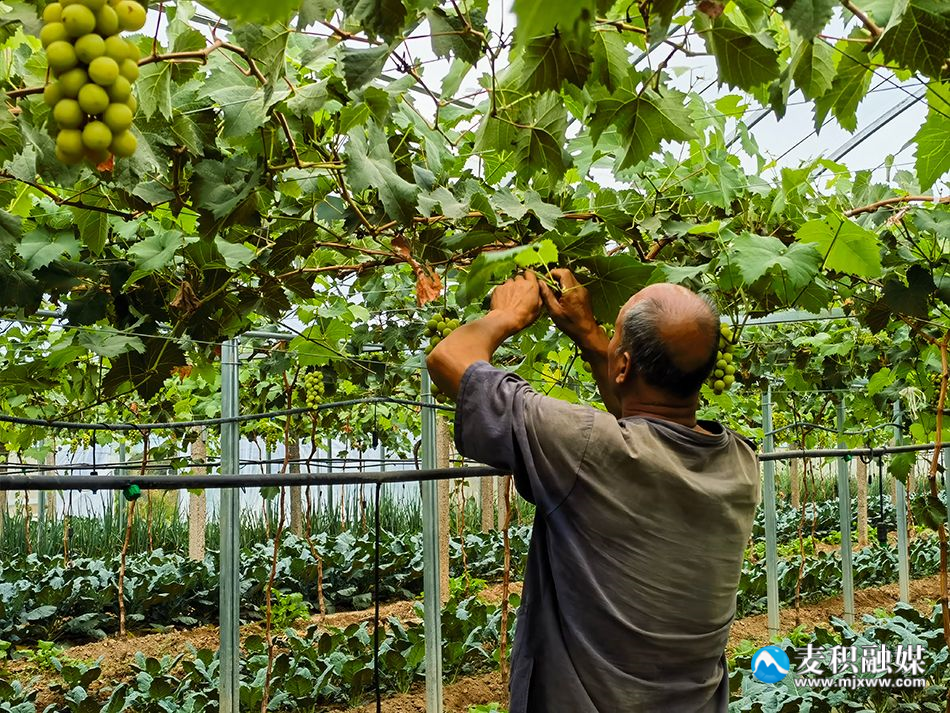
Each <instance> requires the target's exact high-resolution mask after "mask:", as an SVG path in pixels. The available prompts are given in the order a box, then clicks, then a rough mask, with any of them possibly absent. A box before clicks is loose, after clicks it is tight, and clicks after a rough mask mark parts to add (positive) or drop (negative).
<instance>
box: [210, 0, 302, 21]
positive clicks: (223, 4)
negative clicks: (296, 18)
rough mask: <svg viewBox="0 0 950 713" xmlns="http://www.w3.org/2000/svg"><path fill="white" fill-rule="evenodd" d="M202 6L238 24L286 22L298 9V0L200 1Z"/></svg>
mask: <svg viewBox="0 0 950 713" xmlns="http://www.w3.org/2000/svg"><path fill="white" fill-rule="evenodd" d="M201 4H202V5H204V6H206V7H207V8H208V9H210V10H214V12H215V13H217V14H218V15H220V16H221V17H222V18H223V19H225V20H235V21H237V22H238V23H247V24H253V23H261V24H264V25H268V24H271V23H273V22H281V21H283V22H286V21H287V20H288V19H290V16H291V15H292V14H293V13H294V12H296V10H297V9H298V8H299V7H300V0H267V1H266V2H260V1H259V0H252V1H251V2H248V0H202V2H201Z"/></svg>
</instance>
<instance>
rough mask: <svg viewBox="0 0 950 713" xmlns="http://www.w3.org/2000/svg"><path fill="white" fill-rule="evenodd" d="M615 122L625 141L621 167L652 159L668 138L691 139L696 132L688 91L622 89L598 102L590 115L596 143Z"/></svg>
mask: <svg viewBox="0 0 950 713" xmlns="http://www.w3.org/2000/svg"><path fill="white" fill-rule="evenodd" d="M609 126H613V127H615V128H616V130H617V134H618V136H619V138H620V140H621V142H622V143H623V145H624V149H625V150H624V154H623V157H622V158H621V160H620V166H619V167H620V168H627V167H628V166H633V165H634V164H636V163H639V162H640V161H644V160H646V159H648V158H649V157H650V156H651V154H653V152H654V151H656V150H657V149H659V148H660V143H661V142H662V141H664V140H666V141H687V140H689V139H692V138H695V136H696V132H695V131H694V129H693V128H692V124H691V122H690V117H689V111H688V109H687V107H686V95H684V94H680V93H679V92H674V91H668V92H667V93H666V94H664V95H662V96H661V95H660V94H657V93H656V92H654V91H653V90H652V89H646V90H644V91H643V92H642V93H640V94H637V93H635V92H633V91H631V90H629V89H626V88H624V89H621V90H620V91H618V92H616V93H614V94H613V95H612V96H610V97H608V98H606V99H601V100H600V101H598V102H597V103H596V105H595V109H594V113H593V116H592V117H591V119H590V133H591V137H592V138H593V140H594V143H595V144H596V143H597V142H598V141H600V137H601V136H602V134H603V133H604V131H605V130H606V129H607V127H609Z"/></svg>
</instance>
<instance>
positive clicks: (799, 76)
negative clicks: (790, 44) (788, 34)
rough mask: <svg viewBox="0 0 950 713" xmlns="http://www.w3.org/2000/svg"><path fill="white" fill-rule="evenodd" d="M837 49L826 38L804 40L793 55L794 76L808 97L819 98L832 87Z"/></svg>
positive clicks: (798, 85)
mask: <svg viewBox="0 0 950 713" xmlns="http://www.w3.org/2000/svg"><path fill="white" fill-rule="evenodd" d="M834 54H835V51H834V49H833V48H832V47H831V45H829V44H828V43H827V42H825V41H824V40H810V41H808V42H802V43H801V44H799V45H798V47H797V48H796V50H795V54H794V55H793V56H792V78H793V79H794V80H795V84H796V86H797V87H798V88H799V89H801V90H802V94H804V95H805V98H806V99H812V100H814V99H817V98H818V97H820V96H822V95H823V94H825V92H827V91H828V90H829V89H831V85H832V83H833V82H834V76H835V63H834Z"/></svg>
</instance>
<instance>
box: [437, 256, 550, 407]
mask: <svg viewBox="0 0 950 713" xmlns="http://www.w3.org/2000/svg"><path fill="white" fill-rule="evenodd" d="M540 315H541V292H540V291H539V290H538V278H537V277H536V276H535V275H534V273H531V272H529V273H526V274H525V275H520V276H518V277H516V278H515V279H513V280H508V282H506V283H505V284H503V285H499V286H498V287H496V288H495V291H494V292H493V293H492V297H491V311H490V312H489V313H488V314H487V315H485V316H484V317H482V318H481V319H477V320H475V321H474V322H469V323H468V324H463V325H462V326H461V327H459V328H458V329H456V330H455V331H454V332H452V333H451V334H449V336H447V337H446V338H445V339H443V340H442V341H441V342H439V344H438V346H437V347H436V348H435V349H433V350H432V353H430V354H429V357H428V358H427V359H426V365H427V366H428V368H429V375H430V376H431V377H432V380H433V381H434V382H435V383H436V385H437V386H438V387H439V388H440V389H441V390H442V392H443V393H445V394H447V395H448V396H450V397H451V398H453V399H454V398H455V397H456V396H457V395H458V390H459V385H460V384H461V382H462V376H464V374H465V371H466V370H467V369H468V367H470V366H471V365H472V364H474V363H475V362H477V361H489V360H490V359H491V357H492V355H493V354H494V353H495V350H496V349H498V347H499V346H500V345H501V343H502V342H504V341H505V340H506V339H508V338H509V337H510V336H512V335H514V334H517V333H518V332H520V331H521V330H522V329H524V328H525V327H527V326H529V325H531V324H534V322H536V321H537V319H538V317H539V316H540Z"/></svg>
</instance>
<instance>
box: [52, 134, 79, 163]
mask: <svg viewBox="0 0 950 713" xmlns="http://www.w3.org/2000/svg"><path fill="white" fill-rule="evenodd" d="M56 148H58V149H59V150H60V151H62V152H63V153H64V154H67V155H69V156H79V157H82V152H83V148H84V147H83V143H82V132H81V131H80V130H79V129H63V130H62V131H60V132H59V135H57V137H56Z"/></svg>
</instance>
